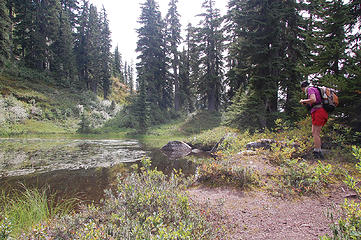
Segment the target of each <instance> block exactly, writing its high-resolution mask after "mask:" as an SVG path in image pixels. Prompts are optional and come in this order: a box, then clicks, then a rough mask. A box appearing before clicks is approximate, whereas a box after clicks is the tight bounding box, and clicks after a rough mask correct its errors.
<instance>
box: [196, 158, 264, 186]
mask: <svg viewBox="0 0 361 240" xmlns="http://www.w3.org/2000/svg"><path fill="white" fill-rule="evenodd" d="M196 176H197V179H198V180H199V181H200V182H203V183H205V184H210V185H213V186H222V185H230V186H235V187H239V188H247V187H250V186H252V185H258V184H259V181H260V179H259V174H258V173H257V172H256V171H254V170H253V169H251V168H245V167H242V166H239V165H234V163H231V162H229V161H227V160H221V161H209V162H206V163H203V164H202V165H201V166H200V167H199V168H198V170H197V173H196Z"/></svg>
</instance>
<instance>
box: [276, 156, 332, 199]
mask: <svg viewBox="0 0 361 240" xmlns="http://www.w3.org/2000/svg"><path fill="white" fill-rule="evenodd" d="M331 171H332V166H331V165H330V164H324V163H322V162H321V161H319V162H318V164H317V166H316V167H313V166H311V165H309V164H308V163H307V162H305V161H301V162H299V159H293V160H289V161H288V162H287V166H284V167H283V172H284V175H283V176H282V181H283V184H284V186H286V187H290V188H291V189H292V191H293V192H296V193H300V194H305V193H311V192H318V191H319V190H320V189H322V188H323V187H324V186H325V185H327V183H328V176H329V175H330V173H331Z"/></svg>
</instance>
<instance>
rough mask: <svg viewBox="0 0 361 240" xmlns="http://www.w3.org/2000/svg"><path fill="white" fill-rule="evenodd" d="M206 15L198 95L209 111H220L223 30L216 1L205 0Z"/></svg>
mask: <svg viewBox="0 0 361 240" xmlns="http://www.w3.org/2000/svg"><path fill="white" fill-rule="evenodd" d="M202 7H203V9H204V11H205V12H204V13H202V14H200V16H201V17H202V18H203V19H202V21H201V24H200V27H199V33H198V34H199V37H200V38H199V40H200V45H199V47H200V51H201V54H202V55H201V59H200V60H201V66H202V69H203V71H202V73H201V76H200V79H199V80H198V84H197V85H198V86H197V87H198V93H199V94H200V96H201V98H203V99H204V101H205V104H206V105H207V109H208V111H211V112H212V111H218V110H219V106H220V103H221V93H222V90H223V89H222V80H223V69H222V61H223V56H222V52H223V48H224V47H223V43H224V39H223V30H222V28H221V24H222V18H221V16H220V12H219V9H217V8H215V3H214V0H205V1H204V2H203V4H202Z"/></svg>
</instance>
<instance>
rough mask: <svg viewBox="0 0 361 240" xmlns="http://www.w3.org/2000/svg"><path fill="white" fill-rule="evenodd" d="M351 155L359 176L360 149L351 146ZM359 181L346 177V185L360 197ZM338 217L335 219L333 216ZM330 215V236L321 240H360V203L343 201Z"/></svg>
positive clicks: (360, 169) (360, 166)
mask: <svg viewBox="0 0 361 240" xmlns="http://www.w3.org/2000/svg"><path fill="white" fill-rule="evenodd" d="M352 149H353V155H354V157H355V158H356V159H357V160H358V162H357V163H356V165H355V167H356V169H357V170H358V172H359V173H360V174H361V148H360V147H356V146H353V147H352ZM360 180H361V179H355V178H354V177H353V176H350V175H349V174H347V175H346V180H345V183H346V185H347V186H348V187H349V188H350V189H352V190H354V191H355V192H356V194H357V196H358V197H359V198H360V197H361V187H360V186H358V185H357V183H358V182H360ZM336 214H337V215H339V216H340V217H339V218H338V219H335V217H334V216H335V215H336ZM336 214H335V213H332V212H331V213H330V214H329V218H330V219H331V221H332V222H333V224H332V225H331V230H332V236H323V237H322V238H321V239H322V240H341V239H342V240H343V239H346V240H357V239H361V202H360V201H355V200H348V199H347V198H346V199H345V201H344V203H343V204H342V206H341V209H340V211H338V212H336Z"/></svg>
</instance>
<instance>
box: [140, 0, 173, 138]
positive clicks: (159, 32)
mask: <svg viewBox="0 0 361 240" xmlns="http://www.w3.org/2000/svg"><path fill="white" fill-rule="evenodd" d="M141 9H142V13H141V16H140V18H139V21H138V22H139V24H140V28H139V29H137V33H138V42H137V49H136V51H137V52H138V53H139V55H138V59H139V62H138V63H137V72H138V75H137V76H138V79H137V81H138V84H139V91H138V101H137V106H138V109H139V110H138V114H137V117H138V122H139V126H140V130H141V131H145V130H146V127H147V119H149V120H150V121H151V122H153V123H155V122H160V121H164V116H163V115H162V113H161V112H164V111H166V110H167V109H168V108H169V107H170V106H171V105H172V98H171V94H172V93H171V91H172V86H171V84H170V83H169V82H167V78H166V49H165V36H164V35H165V33H164V28H165V24H164V22H163V20H162V18H161V13H160V11H159V9H158V4H157V3H156V2H155V1H154V0H146V1H145V3H143V4H142V6H141ZM147 109H150V110H149V111H148V110H147ZM148 114H151V115H148Z"/></svg>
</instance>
